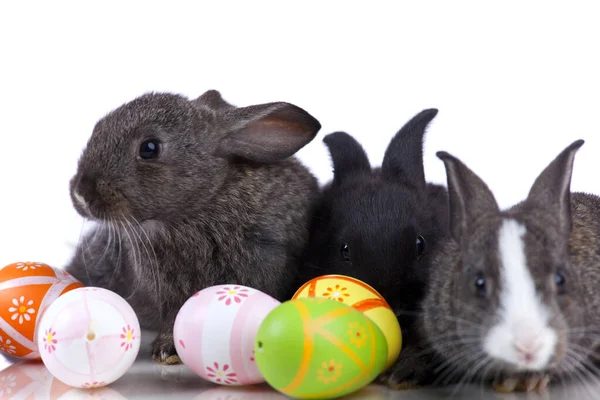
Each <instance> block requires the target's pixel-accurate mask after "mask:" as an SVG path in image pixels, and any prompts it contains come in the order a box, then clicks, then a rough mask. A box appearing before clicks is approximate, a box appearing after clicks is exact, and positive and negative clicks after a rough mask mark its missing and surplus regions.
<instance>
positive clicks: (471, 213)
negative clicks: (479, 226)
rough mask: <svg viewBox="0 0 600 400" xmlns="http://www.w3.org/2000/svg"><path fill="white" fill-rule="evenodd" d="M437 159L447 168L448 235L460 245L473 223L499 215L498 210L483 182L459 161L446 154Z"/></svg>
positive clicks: (492, 196) (441, 152) (439, 155)
mask: <svg viewBox="0 0 600 400" xmlns="http://www.w3.org/2000/svg"><path fill="white" fill-rule="evenodd" d="M437 156H438V158H439V159H440V160H442V161H443V162H444V165H445V167H446V177H447V180H448V197H449V204H450V232H451V233H452V236H453V238H454V240H455V241H456V242H457V243H459V244H461V245H463V244H464V239H465V237H466V235H467V232H470V231H471V230H472V229H473V226H474V225H475V223H476V221H477V220H478V219H480V218H481V217H482V216H484V215H486V214H491V213H500V208H499V207H498V203H497V202H496V199H495V198H494V195H493V194H492V192H491V191H490V189H489V187H488V186H487V185H486V184H485V182H483V180H481V178H479V177H478V176H477V175H475V173H474V172H473V171H471V170H470V169H469V168H468V167H467V166H466V165H465V164H463V163H462V161H460V160H459V159H458V158H456V157H454V156H452V155H450V154H448V153H447V152H445V151H439V152H437Z"/></svg>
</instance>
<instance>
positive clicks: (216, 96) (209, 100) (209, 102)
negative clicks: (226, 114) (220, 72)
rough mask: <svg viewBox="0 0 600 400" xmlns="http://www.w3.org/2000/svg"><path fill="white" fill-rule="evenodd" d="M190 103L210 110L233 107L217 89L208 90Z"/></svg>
mask: <svg viewBox="0 0 600 400" xmlns="http://www.w3.org/2000/svg"><path fill="white" fill-rule="evenodd" d="M192 103H193V104H194V105H195V106H196V107H200V108H205V109H208V110H211V111H221V110H228V109H233V108H235V107H234V106H233V105H231V104H229V103H228V102H226V101H225V100H223V97H222V96H221V93H220V92H219V91H218V90H208V91H206V92H205V93H204V94H203V95H202V96H200V97H198V98H197V99H196V100H193V101H192Z"/></svg>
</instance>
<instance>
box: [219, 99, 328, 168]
mask: <svg viewBox="0 0 600 400" xmlns="http://www.w3.org/2000/svg"><path fill="white" fill-rule="evenodd" d="M219 123H220V124H221V126H220V127H219V128H220V129H221V130H222V131H225V132H227V133H226V134H225V136H224V137H223V139H222V140H221V142H220V143H219V146H218V147H217V150H216V153H215V155H216V156H218V157H223V158H229V157H242V158H244V159H247V160H250V161H254V162H260V163H271V162H276V161H280V160H283V159H285V158H288V157H290V156H292V155H294V154H295V153H296V152H297V151H298V150H300V149H301V148H302V147H304V146H305V145H307V144H308V143H309V142H310V141H311V140H313V139H314V137H315V136H316V135H317V132H319V130H320V129H321V124H320V123H319V121H317V120H316V119H315V118H314V117H313V116H311V115H310V114H309V113H307V112H306V111H304V110H303V109H301V108H300V107H297V106H295V105H293V104H289V103H268V104H259V105H254V106H249V107H241V108H234V109H228V110H226V111H225V112H224V113H223V115H222V118H220V122H219Z"/></svg>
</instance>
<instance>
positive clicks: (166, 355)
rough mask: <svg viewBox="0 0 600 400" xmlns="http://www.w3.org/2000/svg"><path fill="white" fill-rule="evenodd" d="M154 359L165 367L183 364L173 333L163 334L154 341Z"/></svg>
mask: <svg viewBox="0 0 600 400" xmlns="http://www.w3.org/2000/svg"><path fill="white" fill-rule="evenodd" d="M152 359H153V360H154V361H156V362H157V363H159V364H163V365H173V364H181V359H180V358H179V356H178V355H177V350H175V343H174V342H173V334H172V333H161V334H159V335H158V336H157V337H156V339H154V342H152Z"/></svg>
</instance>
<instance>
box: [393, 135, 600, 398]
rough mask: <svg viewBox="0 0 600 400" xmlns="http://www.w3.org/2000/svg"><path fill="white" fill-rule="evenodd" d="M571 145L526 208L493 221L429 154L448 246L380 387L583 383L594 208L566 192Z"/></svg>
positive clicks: (465, 175)
mask: <svg viewBox="0 0 600 400" xmlns="http://www.w3.org/2000/svg"><path fill="white" fill-rule="evenodd" d="M582 145H583V140H578V141H576V142H574V143H572V144H571V145H570V146H568V147H567V148H566V149H565V150H563V152H561V153H560V155H558V156H557V158H556V159H554V160H553V162H552V163H550V164H549V165H548V166H547V167H546V169H545V170H544V171H543V172H542V173H541V174H540V175H539V177H538V178H537V179H536V181H535V183H534V184H533V186H532V188H531V190H530V192H529V195H528V197H527V199H526V200H525V201H523V202H521V203H519V204H517V205H515V206H513V207H512V208H510V209H508V210H504V211H501V210H500V209H499V207H498V205H497V203H496V200H495V198H494V196H493V195H492V193H491V191H490V190H489V188H488V187H487V185H486V184H485V183H484V182H483V181H482V180H481V179H480V178H479V177H478V176H476V175H475V174H474V173H473V172H472V171H471V170H469V169H468V168H467V167H466V166H465V165H464V164H463V163H462V162H461V161H459V160H458V159H457V158H455V157H453V156H451V155H450V154H448V153H446V152H439V153H438V157H439V158H440V159H441V160H443V162H444V164H445V167H446V173H447V181H448V191H449V205H450V232H451V238H450V239H449V240H448V241H447V243H446V244H445V245H444V246H442V247H441V250H440V251H439V252H437V253H436V254H435V255H434V259H435V260H434V262H433V265H435V267H434V268H433V270H432V273H431V275H430V278H429V288H428V291H427V294H426V297H425V299H424V302H423V305H422V313H421V316H420V318H419V321H420V322H419V327H420V330H419V333H420V335H421V338H422V341H421V343H420V345H418V346H414V347H412V348H407V349H405V351H404V352H403V353H402V354H401V356H400V359H399V361H398V363H397V365H396V367H395V369H393V370H391V371H389V372H388V373H387V374H385V375H384V376H383V377H382V378H383V380H384V381H385V382H386V383H388V384H389V385H390V386H395V387H407V386H408V387H412V386H419V385H427V384H435V385H438V384H447V383H465V382H469V381H472V380H474V379H477V380H479V381H486V382H489V383H490V384H492V385H493V387H495V389H496V390H500V391H514V390H519V391H521V390H522V391H532V390H542V389H544V388H545V386H546V385H547V384H548V383H549V382H550V381H552V380H562V379H566V378H574V379H576V380H579V379H583V378H589V377H590V376H591V375H592V372H593V371H597V369H596V368H595V367H594V366H593V364H592V361H593V359H594V357H597V355H596V354H597V353H596V350H597V345H598V339H600V294H599V293H600V292H599V291H598V290H599V288H600V198H599V197H597V196H595V195H591V194H586V193H573V194H571V192H570V182H571V174H572V168H573V163H574V158H575V154H576V152H577V150H578V149H579V148H580V147H581V146H582Z"/></svg>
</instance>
